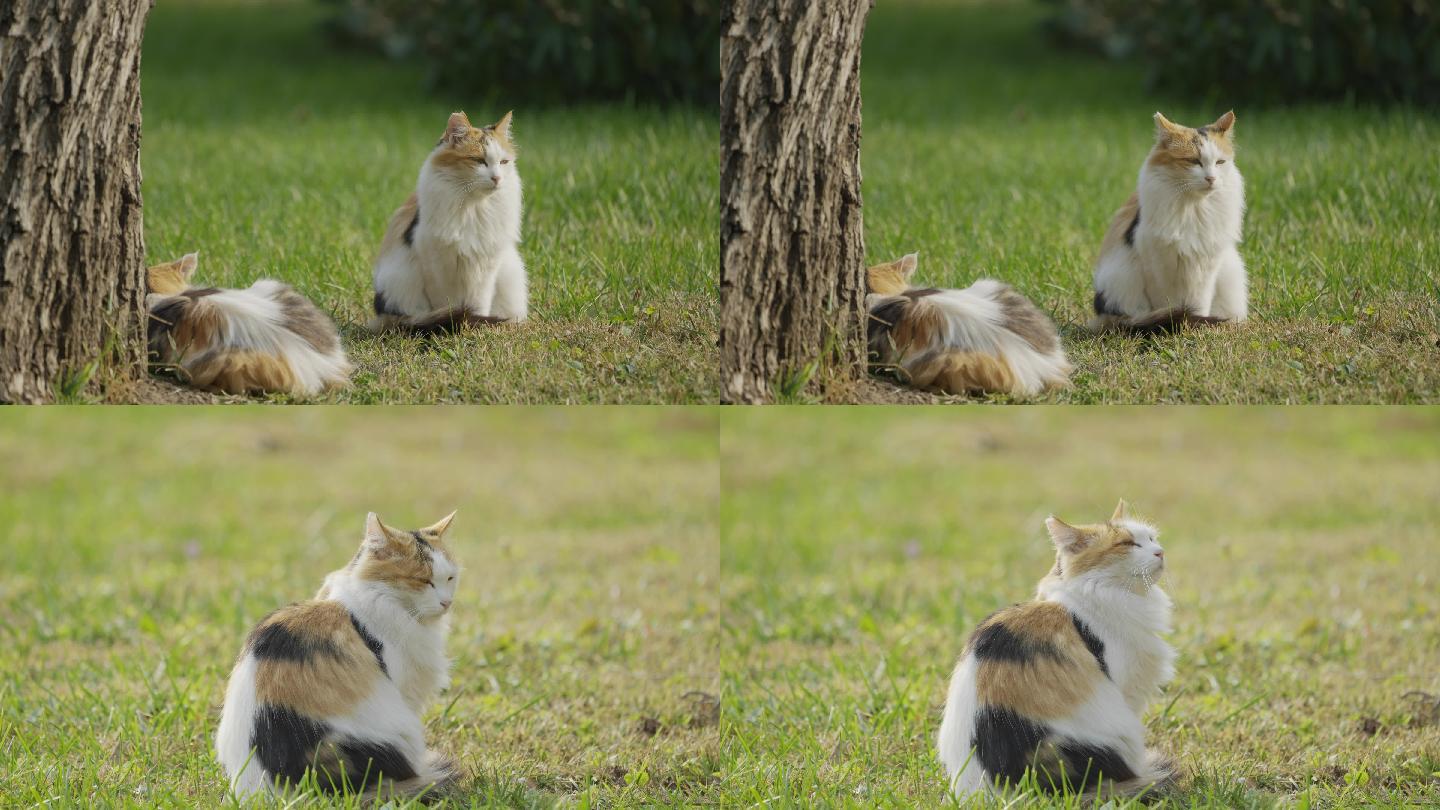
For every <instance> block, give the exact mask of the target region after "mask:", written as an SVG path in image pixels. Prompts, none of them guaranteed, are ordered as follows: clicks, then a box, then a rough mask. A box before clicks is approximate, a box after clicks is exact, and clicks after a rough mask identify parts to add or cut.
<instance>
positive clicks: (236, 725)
mask: <svg viewBox="0 0 1440 810" xmlns="http://www.w3.org/2000/svg"><path fill="white" fill-rule="evenodd" d="M454 516H455V515H454V513H451V514H450V515H449V516H448V517H445V518H444V519H442V520H441V521H440V522H439V523H436V524H435V525H433V526H431V527H429V528H426V529H420V530H418V531H413V532H410V531H400V530H396V529H392V528H390V527H389V526H386V525H385V524H383V523H381V522H380V519H379V518H377V517H376V516H375V514H374V513H373V512H372V513H370V515H368V516H367V517H366V519H365V539H364V540H363V541H362V542H361V544H360V550H359V551H358V552H356V554H355V557H354V558H353V559H351V560H350V563H349V564H348V565H346V566H345V567H344V568H343V569H341V570H339V571H336V572H334V573H332V574H330V575H329V576H328V577H326V578H325V584H324V586H322V587H321V589H320V592H319V593H318V594H317V595H316V598H315V599H314V600H312V601H309V602H300V603H298V604H294V605H290V606H289V607H285V608H281V609H280V610H277V611H275V612H274V613H271V614H270V615H269V616H267V617H265V618H264V619H263V620H261V622H260V624H259V625H257V626H256V627H255V629H254V630H253V631H252V632H251V633H250V636H249V638H247V639H246V641H245V647H244V649H243V650H241V652H240V660H239V661H238V662H237V663H236V664H235V669H234V671H232V672H231V673H230V682H229V685H228V686H227V687H226V689H225V707H224V709H223V711H222V713H221V716H220V729H219V731H218V733H217V734H216V737H215V750H216V753H217V754H218V756H219V759H220V764H221V765H222V766H223V767H224V769H225V774H226V776H227V777H229V779H230V783H231V787H232V789H233V790H234V792H235V794H236V795H237V796H238V797H240V798H242V799H243V798H244V797H246V796H249V795H251V794H254V793H256V792H258V791H261V790H264V789H268V790H271V791H274V792H281V793H283V792H285V791H286V790H287V788H290V787H294V786H296V785H299V784H300V782H301V780H302V779H303V778H304V777H305V775H306V773H307V771H309V772H310V773H312V774H313V775H314V784H315V785H316V786H317V787H319V788H320V789H321V790H322V791H325V792H336V793H338V792H368V793H375V792H393V793H395V794H400V795H407V796H413V795H416V794H419V793H422V792H424V793H426V794H427V795H431V796H433V795H436V794H437V793H438V792H440V791H443V790H444V789H445V788H447V787H448V786H450V785H451V784H452V783H454V782H455V781H456V780H457V779H458V778H459V775H460V774H459V771H458V769H457V768H456V766H455V764H454V763H453V762H452V761H450V760H449V759H447V758H446V757H443V756H441V755H439V754H436V753H435V752H433V751H430V750H429V749H427V748H426V746H425V727H424V724H423V723H422V722H421V720H420V715H421V713H422V712H424V710H425V707H426V705H427V704H429V703H430V701H431V700H432V699H434V697H435V696H436V695H437V694H438V693H439V692H440V690H442V689H444V688H445V687H446V686H448V685H449V682H450V675H449V669H450V662H449V659H447V658H446V657H445V636H446V634H447V632H448V629H449V616H448V611H449V610H450V604H451V601H452V600H453V599H454V598H455V579H456V577H457V576H458V575H459V572H460V569H459V567H458V566H457V565H456V564H455V562H454V559H453V558H452V557H451V555H450V552H449V551H448V550H447V548H446V547H445V545H444V544H443V542H442V541H443V536H444V534H445V530H446V529H447V528H448V527H449V525H450V521H451V519H452V518H454Z"/></svg>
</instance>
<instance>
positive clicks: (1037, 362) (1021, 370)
mask: <svg viewBox="0 0 1440 810" xmlns="http://www.w3.org/2000/svg"><path fill="white" fill-rule="evenodd" d="M917 263H918V257H917V256H916V254H914V253H911V254H909V255H907V256H905V257H903V258H901V259H898V260H896V261H893V262H889V263H886V264H878V265H875V266H874V267H871V268H869V269H868V270H867V271H866V274H865V286H866V296H865V308H866V310H867V312H868V315H869V317H868V318H867V328H866V332H867V335H866V337H867V342H868V343H869V351H870V359H871V362H873V363H878V364H880V365H882V366H886V367H890V368H895V369H898V370H899V371H900V372H901V373H902V374H903V376H904V379H905V381H906V382H907V383H908V384H910V385H912V386H914V387H916V388H920V389H922V390H927V391H938V392H940V393H945V394H976V393H994V392H1004V393H1008V394H1012V395H1014V396H1034V395H1036V394H1039V393H1041V392H1042V391H1045V390H1046V389H1049V388H1060V387H1064V386H1067V385H1069V377H1070V361H1069V360H1068V359H1066V357H1065V350H1064V348H1062V347H1061V345H1060V335H1059V333H1058V332H1056V330H1055V324H1054V323H1052V322H1051V321H1050V319H1049V318H1048V317H1046V315H1045V313H1043V312H1041V311H1040V310H1039V309H1038V308H1037V307H1036V306H1035V305H1034V304H1032V303H1030V301H1029V300H1028V299H1026V298H1025V296H1023V295H1021V294H1020V293H1018V292H1016V291H1015V290H1014V289H1012V288H1011V287H1009V286H1008V285H1005V284H1002V283H1000V282H998V281H993V280H991V279H981V280H980V281H977V282H975V283H974V284H972V285H970V286H969V287H967V288H966V289H963V290H941V289H936V288H934V287H929V288H924V289H917V288H914V287H911V286H910V276H911V275H912V274H914V272H915V267H916V265H917Z"/></svg>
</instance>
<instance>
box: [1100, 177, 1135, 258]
mask: <svg viewBox="0 0 1440 810" xmlns="http://www.w3.org/2000/svg"><path fill="white" fill-rule="evenodd" d="M1138 210H1140V192H1138V191H1137V192H1135V193H1134V194H1131V195H1130V199H1128V200H1126V201H1125V204H1124V205H1122V206H1120V210H1118V211H1116V212H1115V216H1114V218H1113V219H1111V220H1110V229H1109V230H1107V231H1105V239H1104V240H1103V241H1101V243H1100V255H1101V256H1104V255H1105V254H1107V253H1109V252H1110V251H1112V250H1118V249H1119V248H1120V246H1121V245H1123V244H1125V232H1126V231H1127V230H1129V229H1130V223H1132V222H1134V221H1135V212H1136V211H1138Z"/></svg>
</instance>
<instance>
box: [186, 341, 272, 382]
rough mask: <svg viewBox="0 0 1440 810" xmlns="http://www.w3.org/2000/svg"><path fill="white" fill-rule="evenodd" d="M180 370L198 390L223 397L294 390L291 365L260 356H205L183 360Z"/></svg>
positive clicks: (228, 353) (242, 353) (227, 353)
mask: <svg viewBox="0 0 1440 810" xmlns="http://www.w3.org/2000/svg"><path fill="white" fill-rule="evenodd" d="M178 343H179V341H178V340H177V344H178ZM181 368H182V370H183V371H184V372H185V373H186V375H187V376H188V377H189V380H190V383H191V384H192V385H194V386H196V387H197V388H204V389H207V390H211V391H220V392H223V393H226V394H239V395H244V394H254V393H264V392H266V391H293V390H294V388H295V373H294V372H293V371H292V370H291V369H290V364H289V363H286V362H285V361H284V359H282V358H279V357H276V356H274V355H269V354H261V353H259V352H253V351H241V350H233V351H215V352H204V353H201V354H195V355H193V356H189V357H186V359H185V360H184V361H182V363H181Z"/></svg>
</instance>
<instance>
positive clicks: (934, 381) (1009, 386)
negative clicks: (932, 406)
mask: <svg viewBox="0 0 1440 810" xmlns="http://www.w3.org/2000/svg"><path fill="white" fill-rule="evenodd" d="M904 368H905V371H906V372H907V373H908V374H909V375H910V384H911V385H914V386H915V387H916V388H920V389H922V390H926V391H938V392H941V393H945V394H954V395H965V394H985V393H998V392H1009V391H1013V390H1014V388H1015V385H1016V379H1015V373H1014V372H1013V371H1012V370H1011V369H1010V364H1009V363H1006V362H1005V360H1004V359H1003V358H1001V357H997V356H995V355H991V354H984V353H981V352H963V351H953V350H952V351H939V352H930V353H927V354H925V355H922V356H920V357H919V358H917V359H916V360H914V361H911V362H907V363H906V364H905V366H904Z"/></svg>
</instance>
